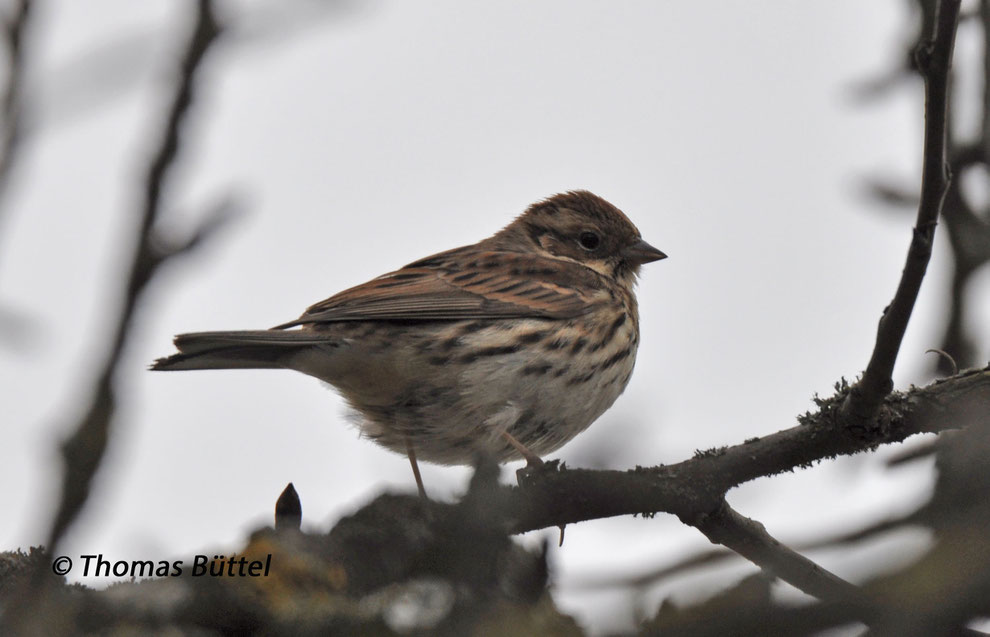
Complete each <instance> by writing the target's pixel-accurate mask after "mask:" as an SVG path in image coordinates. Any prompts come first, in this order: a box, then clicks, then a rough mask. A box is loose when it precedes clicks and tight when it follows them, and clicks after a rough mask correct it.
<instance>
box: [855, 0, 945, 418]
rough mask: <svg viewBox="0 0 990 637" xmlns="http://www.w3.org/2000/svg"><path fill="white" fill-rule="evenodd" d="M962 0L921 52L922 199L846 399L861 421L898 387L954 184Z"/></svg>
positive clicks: (941, 15)
mask: <svg viewBox="0 0 990 637" xmlns="http://www.w3.org/2000/svg"><path fill="white" fill-rule="evenodd" d="M959 6H960V0H939V2H938V5H937V10H936V14H935V19H934V20H933V23H934V26H933V30H932V31H931V40H930V41H928V42H925V43H924V44H923V45H922V46H920V47H918V49H917V51H916V53H915V58H916V60H917V66H918V70H919V72H920V73H921V75H922V76H923V77H924V79H925V148H924V155H923V168H922V176H921V203H920V204H919V206H918V217H917V220H916V222H915V226H914V232H913V236H912V239H911V246H910V248H909V249H908V256H907V262H906V263H905V265H904V271H903V272H902V274H901V280H900V283H899V284H898V286H897V292H896V293H895V294H894V300H893V301H891V303H890V305H888V306H887V308H886V309H885V310H884V313H883V316H882V317H881V318H880V325H879V327H878V329H877V340H876V345H875V346H874V349H873V354H872V355H871V357H870V362H869V364H868V365H867V367H866V372H864V374H863V377H862V379H861V380H860V381H859V382H858V383H856V385H854V386H853V387H852V390H851V391H850V392H849V393H848V395H847V396H846V400H845V402H844V403H843V405H842V415H843V416H844V417H845V418H852V419H855V420H857V421H860V422H861V423H866V422H868V421H870V420H871V419H872V418H873V415H874V414H875V413H876V410H877V409H878V408H879V407H880V404H881V401H882V400H883V397H884V396H886V395H887V394H889V393H890V391H891V389H893V380H892V376H893V371H894V363H895V361H896V360H897V353H898V351H899V350H900V348H901V341H902V340H903V338H904V332H905V331H906V330H907V325H908V321H909V320H910V318H911V312H912V311H913V310H914V304H915V301H916V300H917V298H918V292H919V290H920V289H921V282H922V280H923V279H924V278H925V271H926V270H927V269H928V261H929V259H930V258H931V254H932V241H933V240H934V238H935V226H936V225H937V224H938V218H939V214H940V213H941V210H942V203H943V202H944V200H945V196H946V193H947V192H948V187H949V179H950V177H949V173H948V164H947V162H946V157H947V154H948V151H947V149H946V144H947V140H948V138H947V130H948V125H947V121H948V113H949V69H950V67H951V64H952V50H953V48H954V44H955V39H956V24H957V22H958V18H959Z"/></svg>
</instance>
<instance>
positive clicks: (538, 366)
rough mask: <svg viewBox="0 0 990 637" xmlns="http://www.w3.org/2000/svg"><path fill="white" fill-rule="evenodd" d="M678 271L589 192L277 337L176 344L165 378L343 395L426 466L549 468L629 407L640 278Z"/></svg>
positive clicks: (190, 339)
mask: <svg viewBox="0 0 990 637" xmlns="http://www.w3.org/2000/svg"><path fill="white" fill-rule="evenodd" d="M666 257H667V255H666V254H664V253H663V252H661V251H660V250H658V249H657V248H654V247H653V246H652V245H650V244H649V243H647V242H646V241H645V240H644V239H643V238H642V236H641V234H640V232H639V230H638V229H637V228H636V226H635V225H634V224H633V223H632V221H630V220H629V218H628V217H627V216H626V215H625V214H624V213H623V212H622V211H621V210H619V209H618V208H617V207H615V206H614V205H612V204H611V203H609V202H608V201H606V200H605V199H603V198H601V197H599V196H597V195H594V194H592V193H591V192H588V191H586V190H573V191H568V192H564V193H560V194H556V195H553V196H550V197H547V198H545V199H543V200H540V201H538V202H536V203H534V204H532V205H531V206H529V207H528V208H527V209H526V210H525V211H524V212H523V213H522V214H521V215H519V216H518V217H516V218H515V220H513V221H512V222H511V223H509V224H508V225H507V226H505V227H504V228H503V229H502V230H500V231H498V232H496V233H495V234H494V235H492V236H490V237H488V238H486V239H483V240H482V241H479V242H478V243H475V244H472V245H468V246H464V247H460V248H455V249H453V250H448V251H446V252H440V253H438V254H434V255H432V256H428V257H426V258H423V259H420V260H418V261H414V262H413V263H410V264H409V265H407V266H405V267H403V268H400V269H398V270H395V271H393V272H389V273H387V274H383V275H382V276H379V277H377V278H375V279H372V280H370V281H368V282H367V283H363V284H361V285H358V286H355V287H352V288H349V289H347V290H344V291H343V292H340V293H338V294H335V295H334V296H331V297H330V298H328V299H326V300H323V301H320V302H319V303H316V304H315V305H312V306H310V307H309V308H308V309H306V311H305V312H303V314H302V315H301V316H300V317H299V318H297V319H295V320H293V321H289V322H286V323H282V324H281V325H277V326H275V327H273V328H270V329H266V330H248V331H214V332H193V333H188V334H179V335H178V336H176V337H175V340H174V343H175V346H176V349H177V350H178V351H177V353H174V354H172V355H171V356H167V357H164V358H159V359H158V360H156V361H155V362H154V363H152V365H151V369H152V370H158V371H177V370H204V369H289V370H295V371H297V372H302V373H303V374H307V375H309V376H313V377H315V378H318V379H320V380H321V381H324V382H325V383H328V384H329V385H331V386H333V387H334V388H335V389H336V390H337V391H338V392H339V393H340V394H341V395H342V396H343V398H344V400H345V401H346V402H347V404H348V405H349V407H350V409H351V413H352V419H353V420H354V421H355V422H356V424H357V426H358V427H359V429H360V432H361V433H362V435H363V436H364V437H367V438H369V439H371V440H373V441H374V442H376V443H378V444H379V445H382V446H383V447H386V448H387V449H390V450H392V451H395V452H398V453H400V454H405V455H406V456H407V457H408V458H409V462H410V465H411V467H412V470H413V475H414V478H415V480H416V485H417V488H418V490H419V493H420V495H422V496H424V497H425V496H426V491H425V487H424V485H423V481H422V477H421V475H420V472H419V465H418V460H424V461H427V462H432V463H435V464H440V465H457V464H471V463H472V462H474V461H475V459H476V457H477V456H478V454H479V453H480V454H487V455H488V457H490V458H494V459H495V461H497V462H499V463H504V462H509V461H512V460H519V459H525V460H526V461H527V464H528V465H534V466H540V465H541V464H542V461H541V456H545V455H546V454H549V453H551V452H553V451H556V450H557V449H558V448H560V447H561V446H562V445H564V444H565V443H566V442H568V441H569V440H571V439H572V438H574V436H576V435H577V434H579V433H581V432H582V431H584V430H585V429H587V428H588V426H590V425H591V423H593V422H594V421H595V420H597V419H598V417H599V416H601V415H602V414H603V413H604V412H605V411H606V410H607V409H608V408H609V407H611V406H612V404H613V403H614V402H615V400H616V399H617V398H618V397H619V395H620V394H621V393H622V392H623V390H624V389H625V387H626V385H627V384H628V382H629V379H630V377H631V375H632V372H633V367H634V365H635V362H636V353H637V350H638V346H639V311H638V305H637V302H636V295H635V291H634V286H635V284H636V281H637V277H638V275H639V272H640V266H642V265H644V264H646V263H650V262H653V261H658V260H660V259H664V258H666Z"/></svg>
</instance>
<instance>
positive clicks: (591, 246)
mask: <svg viewBox="0 0 990 637" xmlns="http://www.w3.org/2000/svg"><path fill="white" fill-rule="evenodd" d="M578 243H580V244H581V247H582V248H584V249H585V250H589V251H590V250H595V249H597V248H598V246H599V245H601V243H602V240H601V237H599V236H598V235H597V234H595V233H594V232H582V233H581V236H580V237H578Z"/></svg>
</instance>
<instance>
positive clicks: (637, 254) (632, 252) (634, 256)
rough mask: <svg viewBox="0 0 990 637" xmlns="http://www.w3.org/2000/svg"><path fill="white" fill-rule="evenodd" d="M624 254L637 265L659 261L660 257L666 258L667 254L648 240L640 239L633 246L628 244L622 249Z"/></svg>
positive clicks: (624, 256)
mask: <svg viewBox="0 0 990 637" xmlns="http://www.w3.org/2000/svg"><path fill="white" fill-rule="evenodd" d="M622 256H623V258H625V259H626V260H628V261H632V262H633V263H635V264H636V265H643V264H644V263H652V262H653V261H659V260H660V259H666V258H667V255H666V254H664V253H663V252H660V251H659V250H657V249H656V248H654V247H653V246H651V245H650V244H648V243H647V242H645V241H643V240H642V239H640V240H639V241H637V242H636V243H634V244H632V245H631V246H627V247H625V248H623V250H622Z"/></svg>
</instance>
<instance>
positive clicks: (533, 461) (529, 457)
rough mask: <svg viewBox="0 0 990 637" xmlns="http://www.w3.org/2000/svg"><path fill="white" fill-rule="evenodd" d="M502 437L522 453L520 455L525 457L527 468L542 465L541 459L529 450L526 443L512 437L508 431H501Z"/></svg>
mask: <svg viewBox="0 0 990 637" xmlns="http://www.w3.org/2000/svg"><path fill="white" fill-rule="evenodd" d="M502 437H503V438H505V441H506V442H507V443H509V444H510V445H512V446H513V447H515V449H516V451H518V452H519V453H520V454H522V457H523V458H525V459H526V467H527V468H532V469H536V468H538V467H542V466H543V461H542V460H540V457H539V456H538V455H536V454H535V453H533V452H532V451H530V450H529V449H528V448H527V447H526V445H524V444H523V443H521V442H519V441H518V440H516V439H515V438H513V437H512V434H510V433H509V432H508V431H503V432H502Z"/></svg>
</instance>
